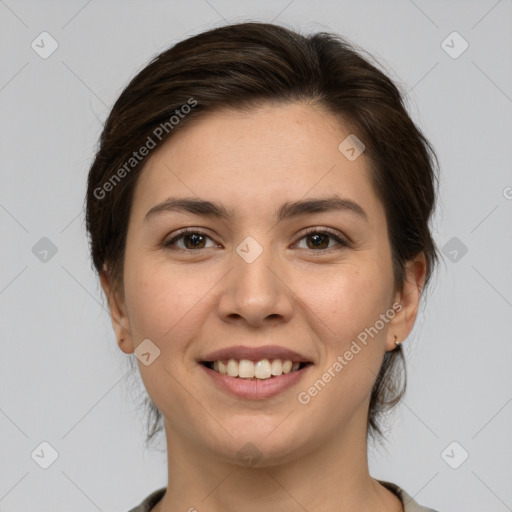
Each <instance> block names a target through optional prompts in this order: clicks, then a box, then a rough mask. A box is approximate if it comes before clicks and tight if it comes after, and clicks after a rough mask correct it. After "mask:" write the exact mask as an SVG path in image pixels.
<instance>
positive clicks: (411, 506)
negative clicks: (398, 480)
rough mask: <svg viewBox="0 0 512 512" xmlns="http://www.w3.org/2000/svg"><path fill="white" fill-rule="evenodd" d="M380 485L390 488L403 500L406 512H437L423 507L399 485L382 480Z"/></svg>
mask: <svg viewBox="0 0 512 512" xmlns="http://www.w3.org/2000/svg"><path fill="white" fill-rule="evenodd" d="M379 483H381V484H382V485H383V486H384V487H386V488H388V489H389V490H390V491H391V492H394V493H395V494H396V495H397V496H398V497H399V498H400V499H401V500H402V503H403V504H404V512H437V511H436V510H434V509H433V508H427V507H423V506H421V505H420V504H419V503H417V502H416V501H414V499H413V498H412V497H411V496H409V494H407V493H406V492H405V491H404V490H403V489H401V488H400V487H398V485H396V484H393V483H391V482H383V481H382V480H379Z"/></svg>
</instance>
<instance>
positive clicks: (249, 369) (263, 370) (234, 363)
mask: <svg viewBox="0 0 512 512" xmlns="http://www.w3.org/2000/svg"><path fill="white" fill-rule="evenodd" d="M299 367H300V363H298V362H295V363H294V362H292V361H291V360H290V359H286V360H284V361H283V360H281V359H272V360H271V361H270V360H269V359H260V360H259V361H256V362H253V361H251V360H250V359H240V360H239V361H238V360H236V359H229V360H228V361H227V363H226V362H225V361H214V362H213V369H214V370H215V371H216V372H219V373H221V374H222V375H229V376H230V377H239V378H241V379H254V378H256V379H261V380H265V379H270V378H271V377H279V376H280V375H282V374H287V373H290V372H295V371H297V370H298V369H299Z"/></svg>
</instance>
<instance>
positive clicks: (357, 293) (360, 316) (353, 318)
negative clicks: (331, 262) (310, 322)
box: [297, 258, 392, 349]
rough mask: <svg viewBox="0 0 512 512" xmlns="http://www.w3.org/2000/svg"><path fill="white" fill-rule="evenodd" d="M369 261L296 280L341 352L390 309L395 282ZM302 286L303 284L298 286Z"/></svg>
mask: <svg viewBox="0 0 512 512" xmlns="http://www.w3.org/2000/svg"><path fill="white" fill-rule="evenodd" d="M382 267H383V264H382V263H379V262H377V261H372V260H370V259H368V260H365V259H363V258H361V259H360V261H358V262H357V263H350V264H348V263H347V264H344V265H341V266H339V267H334V268H332V267H331V268H330V269H325V271H321V272H315V273H314V275H312V274H309V275H308V276H307V277H304V276H305V274H304V275H303V276H302V277H297V287H298V288H299V289H300V292H298V295H299V296H300V297H301V298H302V300H304V302H305V303H306V305H307V306H308V307H309V309H311V310H312V311H313V312H314V313H315V314H316V317H317V319H318V322H319V323H321V324H322V323H323V324H324V329H322V332H323V333H325V334H326V340H329V339H331V340H332V342H331V343H329V345H330V346H331V349H342V348H343V347H344V346H345V345H346V344H347V343H348V344H349V345H350V342H351V340H352V339H355V338H356V337H357V335H358V334H359V333H360V332H361V331H364V329H365V328H367V327H370V326H371V325H373V324H374V323H375V322H376V320H378V319H379V315H380V314H382V313H385V311H386V310H387V309H388V308H389V297H390V293H391V290H392V280H391V279H390V277H389V275H388V274H389V272H387V270H386V269H384V268H382ZM299 283H301V284H299Z"/></svg>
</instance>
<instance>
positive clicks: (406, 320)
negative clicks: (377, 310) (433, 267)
mask: <svg viewBox="0 0 512 512" xmlns="http://www.w3.org/2000/svg"><path fill="white" fill-rule="evenodd" d="M426 273H427V261H426V258H425V254H424V253H423V252H420V253H419V254H417V255H416V257H415V258H414V259H412V260H410V261H408V262H407V263H406V266H405V282H404V286H403V288H402V290H399V291H397V292H396V294H395V300H394V303H393V304H394V306H393V309H394V310H395V312H396V314H395V316H394V317H393V318H392V320H391V321H390V322H389V328H388V335H387V340H386V350H388V351H389V350H394V349H395V348H396V344H395V340H396V341H398V342H400V343H401V342H403V341H404V340H405V339H406V338H407V336H409V334H410V332H411V331H412V328H413V327H414V322H415V321H416V316H417V314H418V308H419V304H420V299H421V292H422V290H423V287H424V285H425V277H426ZM395 336H396V338H395Z"/></svg>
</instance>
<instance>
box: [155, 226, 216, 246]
mask: <svg viewBox="0 0 512 512" xmlns="http://www.w3.org/2000/svg"><path fill="white" fill-rule="evenodd" d="M207 239H210V240H211V238H210V236H208V235H207V234H206V233H203V232H202V231H192V230H184V231H182V232H181V233H179V234H178V235H176V236H175V237H174V238H172V239H171V240H169V241H168V242H165V243H164V244H163V245H164V247H165V248H166V249H170V250H180V251H193V250H196V249H207V248H208V247H205V243H206V240H207ZM180 241H183V244H182V245H181V246H180V245H179V244H178V242H180ZM210 247H212V246H210Z"/></svg>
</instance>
